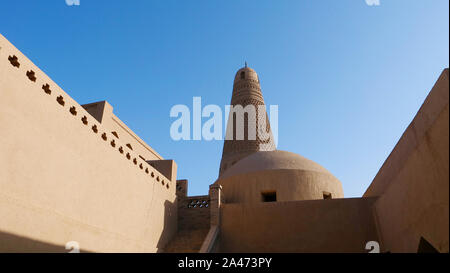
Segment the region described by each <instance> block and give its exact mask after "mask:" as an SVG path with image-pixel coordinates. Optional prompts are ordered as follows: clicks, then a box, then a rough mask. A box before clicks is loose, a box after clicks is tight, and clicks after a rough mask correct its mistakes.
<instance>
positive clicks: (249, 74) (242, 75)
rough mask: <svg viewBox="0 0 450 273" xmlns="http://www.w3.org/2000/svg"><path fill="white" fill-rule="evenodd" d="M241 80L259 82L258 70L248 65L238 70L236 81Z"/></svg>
mask: <svg viewBox="0 0 450 273" xmlns="http://www.w3.org/2000/svg"><path fill="white" fill-rule="evenodd" d="M241 80H255V81H257V82H259V79H258V74H257V73H256V71H255V70H253V69H252V68H250V67H247V66H246V67H243V68H241V69H239V70H238V71H237V72H236V75H235V77H234V82H235V83H236V82H238V81H241Z"/></svg>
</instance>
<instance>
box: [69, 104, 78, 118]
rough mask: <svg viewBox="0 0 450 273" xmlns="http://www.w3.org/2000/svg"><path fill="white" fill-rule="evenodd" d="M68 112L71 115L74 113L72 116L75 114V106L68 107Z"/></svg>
mask: <svg viewBox="0 0 450 273" xmlns="http://www.w3.org/2000/svg"><path fill="white" fill-rule="evenodd" d="M69 111H70V113H71V114H72V115H74V116H76V115H77V109H76V108H75V106H72V107H70V110H69Z"/></svg>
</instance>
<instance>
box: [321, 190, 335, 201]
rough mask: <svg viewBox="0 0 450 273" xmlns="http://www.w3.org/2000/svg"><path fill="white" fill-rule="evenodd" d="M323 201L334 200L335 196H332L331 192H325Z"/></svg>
mask: <svg viewBox="0 0 450 273" xmlns="http://www.w3.org/2000/svg"><path fill="white" fill-rule="evenodd" d="M323 199H325V200H330V199H333V196H332V195H331V192H327V191H324V192H323Z"/></svg>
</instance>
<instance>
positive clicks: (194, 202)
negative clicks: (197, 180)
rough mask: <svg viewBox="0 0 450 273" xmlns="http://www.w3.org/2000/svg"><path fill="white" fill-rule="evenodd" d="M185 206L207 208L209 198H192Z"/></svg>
mask: <svg viewBox="0 0 450 273" xmlns="http://www.w3.org/2000/svg"><path fill="white" fill-rule="evenodd" d="M187 207H188V208H207V207H209V200H198V199H193V200H191V201H190V202H189V203H188V205H187Z"/></svg>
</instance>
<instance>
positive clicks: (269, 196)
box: [261, 191, 277, 202]
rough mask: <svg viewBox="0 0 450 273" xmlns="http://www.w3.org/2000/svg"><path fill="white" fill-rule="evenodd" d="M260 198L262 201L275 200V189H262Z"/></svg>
mask: <svg viewBox="0 0 450 273" xmlns="http://www.w3.org/2000/svg"><path fill="white" fill-rule="evenodd" d="M261 200H262V201H263V202H276V201H277V192H276V191H263V192H261Z"/></svg>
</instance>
